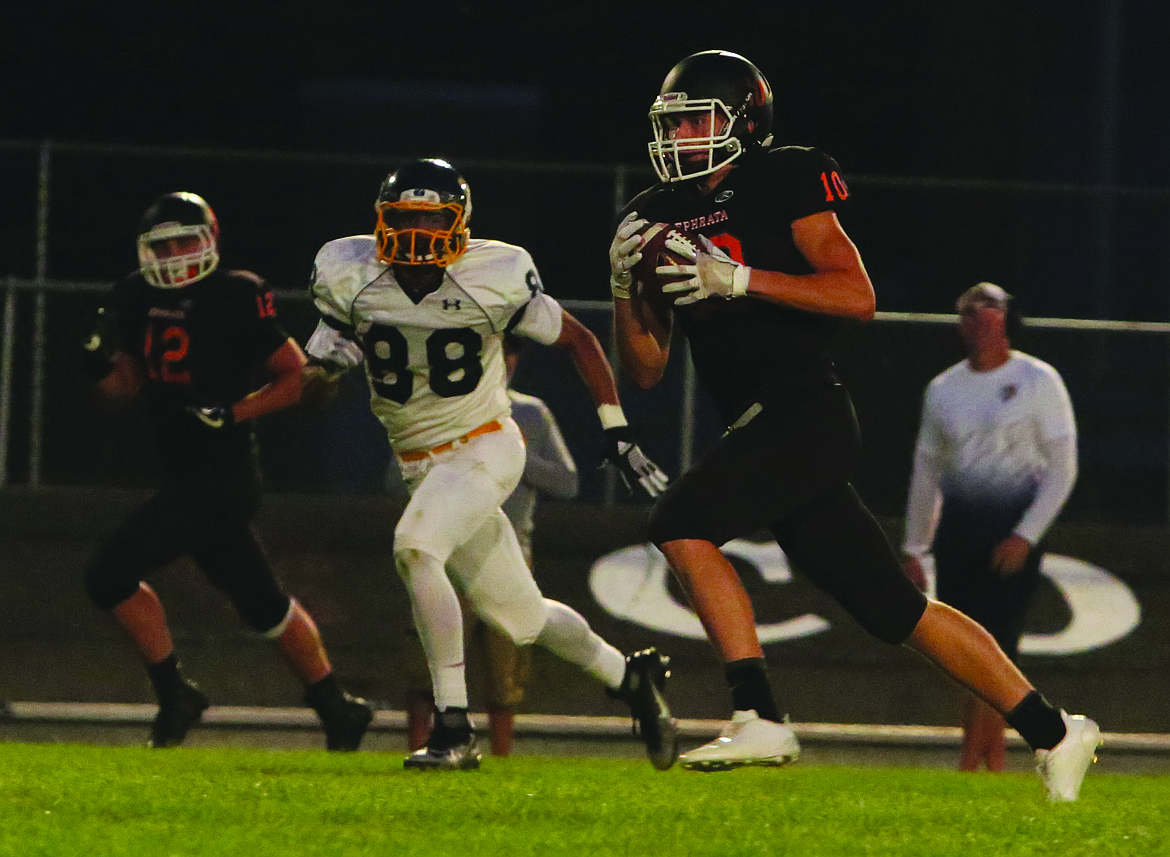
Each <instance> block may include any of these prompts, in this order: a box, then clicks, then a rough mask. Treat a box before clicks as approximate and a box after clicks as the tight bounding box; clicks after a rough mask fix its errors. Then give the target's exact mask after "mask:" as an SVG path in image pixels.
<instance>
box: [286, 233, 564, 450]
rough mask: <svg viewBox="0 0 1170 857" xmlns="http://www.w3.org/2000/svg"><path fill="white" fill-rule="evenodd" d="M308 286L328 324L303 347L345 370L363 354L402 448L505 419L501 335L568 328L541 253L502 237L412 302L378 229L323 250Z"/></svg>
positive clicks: (545, 335)
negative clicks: (385, 256)
mask: <svg viewBox="0 0 1170 857" xmlns="http://www.w3.org/2000/svg"><path fill="white" fill-rule="evenodd" d="M311 290H312V294H313V298H314V302H315V303H316V305H317V309H318V310H319V311H320V312H321V315H322V321H321V323H320V324H318V326H317V330H316V331H315V332H314V333H313V336H312V338H311V339H310V340H309V342H308V345H307V346H306V351H307V352H308V353H309V354H310V355H313V356H316V357H319V358H325V359H329V360H331V361H332V362H334V363H340V364H341V365H343V366H345V367H347V368H352V367H355V366H357V365H358V364H359V363H361V362H363V361H364V363H365V367H366V376H367V378H368V380H369V383H370V393H371V395H370V401H371V409H372V410H373V412H374V415H375V416H376V417H377V418H378V419H379V420H380V421H381V423H382V425H383V426H385V428H386V432H387V434H388V435H389V438H390V443H391V445H392V446H393V448H394V450H395V451H396V452H399V453H402V452H410V451H414V450H426V449H431V448H433V447H435V446H437V445H439V444H441V443H446V442H447V441H450V440H454V439H455V438H458V437H460V436H461V435H464V434H467V433H468V432H469V431H471V430H472V429H474V428H477V427H479V426H481V425H483V424H485V423H488V422H491V421H492V420H497V419H504V418H506V417H507V416H508V414H509V410H510V407H511V402H510V401H509V399H508V394H507V391H506V373H505V369H504V357H503V337H504V333H505V332H509V331H510V332H512V333H514V334H517V335H520V336H525V337H528V338H530V339H534V340H536V341H537V342H541V343H543V344H545V345H551V344H552V343H553V342H555V341H556V340H557V338H558V337H559V336H560V333H561V312H562V311H561V306H560V304H558V303H557V302H556V301H555V300H554V299H553V298H550V297H549V296H548V295H546V294H545V293H544V291H543V288H542V286H541V283H540V277H539V275H538V274H537V272H536V266H535V265H534V264H533V262H532V257H531V256H530V255H529V254H528V252H527V251H526V250H524V249H523V248H521V247H515V246H512V245H510V244H505V243H503V242H500V241H488V240H471V241H469V242H468V245H467V250H466V252H464V253H463V255H461V256H460V257H459V259H458V260H456V261H455V262H454V264H452V265H450V266H449V267H447V268H446V269H445V272H444V276H443V281H442V284H441V285H440V286H439V288H438V289H437V290H436V291H434V292H431V293H430V294H428V295H426V296H425V297H423V298H422V299H421V300H420V301H418V303H415V302H414V300H412V299H411V297H410V296H409V295H408V294H407V293H406V292H405V291H404V290H403V289H402V287H400V286H399V285H398V283H397V281H396V280H395V279H394V272H393V269H392V268H391V267H390V266H389V265H386V264H384V263H383V262H380V261H379V260H378V256H377V247H376V243H375V239H374V236H372V235H355V236H351V237H349V238H339V239H337V240H335V241H330V242H329V243H328V244H326V245H325V246H324V247H322V248H321V250H320V251H319V252H318V253H317V258H316V261H315V263H314V268H313V283H312V285H311ZM355 343H356V345H355Z"/></svg>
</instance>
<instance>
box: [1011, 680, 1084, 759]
mask: <svg viewBox="0 0 1170 857" xmlns="http://www.w3.org/2000/svg"><path fill="white" fill-rule="evenodd" d="M1003 719H1004V720H1006V721H1007V724H1008V726H1010V727H1012V728H1013V729H1015V730H1016V731H1017V732H1019V733H1020V737H1021V738H1023V739H1024V740H1025V741H1027V742H1028V746H1029V747H1031V748H1032V749H1033V750H1051V749H1052V748H1053V747H1055V746H1056V745H1057V744H1059V743H1060V742H1061V741H1062V740H1064V733H1065V732H1066V731H1068V730H1067V729H1066V728H1065V725H1064V718H1063V717H1061V716H1060V712H1059V711H1057V710H1056V709H1055V708H1053V707H1052V704H1051V703H1049V701H1048V700H1047V699H1045V698H1044V697H1043V696H1041V695H1040V691H1038V690H1034V691H1032V692H1031V693H1029V694H1028V695H1027V696H1025V697H1024V698H1023V700H1022V701H1021V702H1020V704H1019V705H1017V706H1016V707H1015V708H1013V709H1012V710H1011V711H1009V712H1008V713H1007V714H1005V715H1004V718H1003Z"/></svg>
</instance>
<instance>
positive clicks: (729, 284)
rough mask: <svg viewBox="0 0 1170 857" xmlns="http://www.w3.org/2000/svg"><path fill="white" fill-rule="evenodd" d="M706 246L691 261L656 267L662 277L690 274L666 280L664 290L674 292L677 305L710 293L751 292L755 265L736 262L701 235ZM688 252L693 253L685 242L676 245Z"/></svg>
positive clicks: (721, 295)
mask: <svg viewBox="0 0 1170 857" xmlns="http://www.w3.org/2000/svg"><path fill="white" fill-rule="evenodd" d="M699 240H700V242H702V244H703V249H702V250H699V251H698V252H697V253H695V257H694V259H692V260H691V261H692V262H693V264H690V265H661V266H659V267H658V268H655V272H656V273H657V274H658V276H659V277H662V278H664V279H669V278H671V277H680V276H682V277H687V279H685V280H678V281H676V282H673V283H670V282H668V283H665V284H664V285H663V286H662V292H663V294H666V295H673V296H675V297H674V305H675V306H686V305H687V304H693V303H695V302H697V301H701V300H705V299H706V298H710V297H719V298H738V297H743V296H744V295H746V294H747V289H748V279H749V278H750V277H751V273H752V269H751V268H749V267H748V266H747V265H741V264H740V263H739V262H736V261H735V260H734V259H732V258H731V257H730V256H728V255H727V254H726V253H724V252H723V251H722V250H721V249H720V248H718V247H716V246H715V245H714V244H712V243H711V242H710V240H708V239H707V237H706V236H703V235H701V236H699ZM674 249H675V250H676V251H677V252H680V253H681V254H682V255H684V256H689V255H690V250H689V249H683V246H682V244H681V243H680V245H679V246H678V247H675V248H674Z"/></svg>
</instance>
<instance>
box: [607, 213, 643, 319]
mask: <svg viewBox="0 0 1170 857" xmlns="http://www.w3.org/2000/svg"><path fill="white" fill-rule="evenodd" d="M646 224H647V221H645V220H643V219H642V218H640V217H638V212H636V211H631V212H630V213H629V214H627V215H626V216H625V219H623V220H622V222H621V223H619V224H618V228H617V233H616V234H615V235H614V236H613V243H612V244H610V245H609V290H610V291H611V292H613V296H614V297H615V298H620V299H621V300H624V301H628V300H629V299H630V286H632V285H633V283H634V275H633V273H632V272H631V270H630V269H631V268H633V267H634V266H635V265H637V264H638V262H639V261H641V259H642V236H641V235H639V234H638V233H639V232H641V231H642V228H643V227H644V226H646Z"/></svg>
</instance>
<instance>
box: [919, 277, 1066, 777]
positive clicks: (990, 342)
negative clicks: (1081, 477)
mask: <svg viewBox="0 0 1170 857" xmlns="http://www.w3.org/2000/svg"><path fill="white" fill-rule="evenodd" d="M1010 301H1011V296H1010V295H1008V294H1007V293H1006V292H1005V291H1004V290H1003V289H1002V288H1000V287H999V286H997V285H994V284H992V283H979V284H977V285H975V286H972V287H971V288H970V289H968V290H967V291H965V292H964V293H963V294H962V295H961V296H960V297H959V300H958V304H957V309H958V312H959V333H960V335H961V336H962V338H963V343H964V345H965V347H966V350H967V359H965V360H963V361H961V362H959V363H956V364H955V365H954V366H951V367H950V368H949V369H947V370H946V371H945V372H943V373H941V374H940V375H938V376H937V377H935V378H934V379H933V380H932V381H931V382H930V384H929V385H928V386H927V389H926V395H925V398H924V403H923V408H922V422H921V425H920V427H919V432H918V441H917V445H916V448H915V454H914V470H913V475H912V476H911V480H910V491H909V499H908V502H907V510H906V534H905V541H904V543H903V554H904V558H905V568H906V573H907V575H909V577H910V578H911V579H912V580H914V582H915V583H917V584H918V585H919V586H920V587H921V588H923V589H925V588H926V585H927V581H926V575H925V573H924V571H923V566H922V557H923V556H924V555H926V554H927V553H933V555H934V562H935V575H936V577H935V581H936V593H937V596H938V599H939V600H940V601H943V602H945V603H947V604H950V605H952V606H953V607H956V608H958V609H959V610H961V611H963V612H964V613H966V614H967V615H969V616H971V617H972V618H973V619H975V620H976V621H978V622H979V623H980V624H981V625H983V626H984V627H985V628H987V630H988V631H990V632H991V634H992V636H994V637H995V639H996V641H997V642H998V643H999V645H1000V647H1001V648H1002V649H1003V650H1004V652H1006V653H1007V655H1008V656H1009V657H1010V658H1011V659H1012V660H1013V661H1014V660H1016V658H1017V656H1018V652H1019V642H1020V636H1021V635H1022V633H1023V627H1024V618H1025V615H1026V613H1027V610H1028V606H1029V604H1030V603H1031V601H1032V598H1033V596H1034V594H1035V591H1036V586H1037V584H1038V583H1039V579H1040V560H1041V557H1042V556H1043V553H1044V551H1043V548H1042V545H1041V540H1042V538H1043V536H1044V533H1045V532H1046V531H1047V530H1048V528H1049V526H1051V524H1052V522H1053V520H1055V518H1056V516H1057V514H1058V513H1059V512H1060V510H1061V508H1062V507H1063V506H1064V504H1065V501H1066V500H1068V497H1069V494H1070V493H1071V492H1072V488H1073V483H1074V482H1075V481H1076V474H1077V430H1076V422H1075V420H1074V417H1073V410H1072V404H1071V403H1070V401H1069V396H1068V391H1067V390H1066V389H1065V386H1064V382H1063V381H1062V380H1061V377H1060V375H1059V374H1058V373H1057V371H1056V370H1055V369H1053V368H1052V367H1051V366H1049V365H1048V364H1047V363H1045V362H1043V361H1041V360H1037V359H1036V358H1035V357H1032V356H1030V355H1028V354H1024V353H1022V352H1020V351H1016V350H1014V349H1012V347H1011V338H1010V337H1011V333H1012V332H1013V328H1014V327H1016V326H1017V325H1018V324H1019V320H1018V317H1017V316H1016V314H1015V311H1014V309H1012V308H1011V306H1010ZM1004 727H1005V724H1004V721H1003V718H1002V717H1001V716H1000V715H999V713H998V712H996V711H995V710H994V709H993V708H991V707H990V706H989V705H987V704H986V703H985V702H983V701H981V700H979V699H977V698H976V697H975V696H968V697H966V698H965V699H964V704H963V751H962V756H961V757H960V762H959V767H960V769H962V770H965V771H974V770H977V769H978V768H979V767H980V765H981V764H986V766H987V769H988V770H992V771H998V770H1002V769H1003V767H1004V761H1005V758H1004V757H1005V741H1004Z"/></svg>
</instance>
